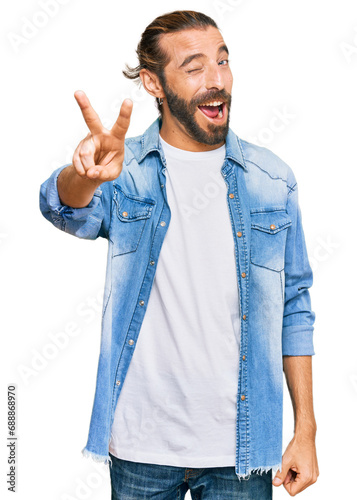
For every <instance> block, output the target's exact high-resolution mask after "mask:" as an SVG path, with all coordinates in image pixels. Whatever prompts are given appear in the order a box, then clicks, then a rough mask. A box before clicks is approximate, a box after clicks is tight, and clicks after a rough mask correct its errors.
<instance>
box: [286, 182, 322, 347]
mask: <svg viewBox="0 0 357 500" xmlns="http://www.w3.org/2000/svg"><path fill="white" fill-rule="evenodd" d="M293 181H294V182H293V183H292V187H291V188H290V192H289V195H288V203H287V211H288V214H289V215H290V217H291V219H292V225H291V226H290V227H289V228H288V235H287V242H286V250H285V298H284V316H283V330H282V353H283V356H311V355H314V354H315V351H314V345H313V331H314V326H313V325H314V322H315V313H314V312H313V311H312V310H311V298H310V292H309V288H310V287H311V286H312V283H313V273H312V269H311V266H310V263H309V259H308V255H307V250H306V243H305V237H304V231H303V227H302V218H301V211H300V207H299V203H298V187H297V183H296V181H295V178H293Z"/></svg>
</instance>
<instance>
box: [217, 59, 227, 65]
mask: <svg viewBox="0 0 357 500" xmlns="http://www.w3.org/2000/svg"><path fill="white" fill-rule="evenodd" d="M228 63H229V59H223V61H219V63H218V64H219V65H220V66H227V64H228Z"/></svg>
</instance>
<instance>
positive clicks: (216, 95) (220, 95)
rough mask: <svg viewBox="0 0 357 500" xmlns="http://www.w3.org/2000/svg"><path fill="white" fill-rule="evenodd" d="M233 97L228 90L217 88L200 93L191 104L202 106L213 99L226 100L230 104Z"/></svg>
mask: <svg viewBox="0 0 357 500" xmlns="http://www.w3.org/2000/svg"><path fill="white" fill-rule="evenodd" d="M231 100H232V97H231V94H229V93H228V92H227V91H226V90H219V91H217V90H215V91H212V92H208V93H207V94H204V95H200V96H198V97H196V98H194V99H192V100H191V105H192V106H200V105H202V104H204V103H205V102H211V101H224V102H226V103H227V105H228V106H229V105H230V103H231Z"/></svg>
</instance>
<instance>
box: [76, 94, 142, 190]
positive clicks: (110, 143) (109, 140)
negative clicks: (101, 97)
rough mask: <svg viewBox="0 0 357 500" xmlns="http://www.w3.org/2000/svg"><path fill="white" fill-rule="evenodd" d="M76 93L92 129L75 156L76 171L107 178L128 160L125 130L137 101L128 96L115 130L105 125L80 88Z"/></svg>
mask: <svg viewBox="0 0 357 500" xmlns="http://www.w3.org/2000/svg"><path fill="white" fill-rule="evenodd" d="M74 97H75V98H76V101H77V103H78V105H79V107H80V108H81V111H82V115H83V118H84V120H85V122H86V124H87V126H88V128H89V130H90V133H89V134H88V135H87V136H86V137H85V138H84V139H83V140H82V141H81V142H80V143H79V144H78V146H77V148H76V150H75V152H74V154H73V159H72V165H73V167H74V168H75V170H76V173H77V174H78V175H79V176H81V177H83V178H87V179H93V180H95V181H99V183H101V182H106V181H111V180H114V179H116V178H117V177H118V175H119V174H120V172H121V170H122V166H123V160H124V144H125V134H126V132H127V130H128V128H129V124H130V116H131V113H132V110H133V103H132V101H131V100H130V99H125V100H124V102H123V103H122V105H121V108H120V112H119V116H118V118H117V120H116V122H115V123H114V125H113V127H112V128H111V130H108V129H106V128H104V127H103V125H102V123H101V121H100V119H99V116H98V115H97V113H96V112H95V111H94V109H93V108H92V106H91V104H90V102H89V99H88V97H87V96H86V94H85V93H84V92H83V91H82V90H77V91H76V92H75V93H74Z"/></svg>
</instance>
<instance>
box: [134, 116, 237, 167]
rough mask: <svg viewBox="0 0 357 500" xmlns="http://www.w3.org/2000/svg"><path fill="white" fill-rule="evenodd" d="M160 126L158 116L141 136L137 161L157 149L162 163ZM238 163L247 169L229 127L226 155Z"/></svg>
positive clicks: (235, 137) (234, 135) (140, 160)
mask: <svg viewBox="0 0 357 500" xmlns="http://www.w3.org/2000/svg"><path fill="white" fill-rule="evenodd" d="M160 128H161V118H160V117H158V118H157V119H156V120H155V121H154V122H153V123H152V124H151V125H150V127H149V128H148V129H147V130H146V131H145V132H144V133H143V135H142V136H141V154H140V158H139V160H138V161H139V163H140V162H142V160H143V159H144V158H145V157H146V156H147V155H148V154H149V153H151V152H152V151H157V152H158V153H159V154H160V156H161V159H162V160H163V163H164V155H163V151H162V148H161V145H160V141H159V131H160ZM225 158H230V159H231V160H233V161H235V162H236V163H238V164H239V165H240V166H241V167H243V169H244V170H247V167H246V165H245V161H244V154H243V149H242V144H241V141H240V139H239V137H238V136H237V135H236V134H235V133H234V132H233V130H232V129H231V128H229V130H228V134H227V136H226V156H225Z"/></svg>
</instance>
